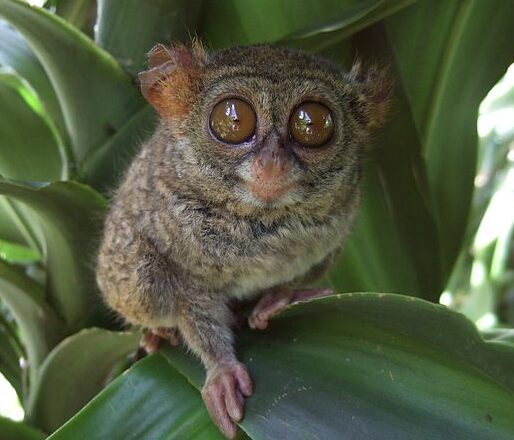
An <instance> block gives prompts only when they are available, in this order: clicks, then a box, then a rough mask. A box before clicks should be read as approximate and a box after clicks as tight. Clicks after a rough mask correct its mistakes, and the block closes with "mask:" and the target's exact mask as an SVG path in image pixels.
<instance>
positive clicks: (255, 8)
mask: <svg viewBox="0 0 514 440" xmlns="http://www.w3.org/2000/svg"><path fill="white" fill-rule="evenodd" d="M357 3H358V0H344V1H341V0H322V1H316V2H310V3H305V2H299V1H296V0H282V1H276V0H225V1H222V2H220V1H215V0H206V1H204V8H203V11H202V18H203V19H202V24H201V27H200V36H201V37H202V38H203V39H204V40H205V41H206V43H207V44H208V45H210V46H212V47H214V48H216V49H219V48H222V47H227V46H233V45H236V44H254V43H261V42H274V41H277V40H279V39H281V38H283V37H285V36H286V35H288V34H291V33H293V32H295V31H300V30H301V29H304V28H305V27H307V26H309V25H312V23H313V22H320V21H322V20H327V19H328V18H329V17H331V16H333V15H334V11H341V13H342V11H345V10H347V9H352V8H353V7H354V5H355V4H357ZM220 29H223V32H221V31H220Z"/></svg>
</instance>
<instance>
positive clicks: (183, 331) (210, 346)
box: [97, 43, 391, 438]
mask: <svg viewBox="0 0 514 440" xmlns="http://www.w3.org/2000/svg"><path fill="white" fill-rule="evenodd" d="M387 78H388V75H387V74H386V73H384V72H383V71H382V70H381V69H379V68H376V67H371V68H369V69H367V70H365V69H363V68H362V67H361V66H360V64H359V63H356V64H355V65H354V67H353V68H352V70H351V71H350V72H344V71H343V70H342V69H341V68H340V67H339V66H338V65H336V64H334V63H332V62H330V61H328V60H326V59H323V58H320V57H317V56H314V55H310V54H307V53H305V52H301V51H296V50H291V49H286V48H282V47H276V46H271V45H258V46H248V47H234V48H229V49H226V50H223V51H220V52H215V53H212V54H207V53H206V52H205V50H204V49H203V48H202V46H201V45H200V44H199V43H193V44H192V45H191V47H186V46H183V45H177V46H174V47H166V46H163V45H157V46H155V47H154V48H153V49H152V51H151V52H150V54H149V69H148V70H146V71H144V72H142V73H141V74H140V75H139V79H140V83H141V88H142V93H143V95H144V96H145V98H146V99H147V100H148V101H149V103H150V104H151V105H152V106H153V107H154V108H155V109H156V110H157V112H158V114H159V116H160V122H159V125H158V128H157V129H156V131H155V133H154V134H153V136H152V137H151V138H150V139H149V140H148V141H146V143H145V144H144V145H143V147H142V149H141V151H140V153H139V155H138V156H137V157H136V159H135V160H134V161H133V163H132V165H131V166H130V168H129V169H128V171H127V173H126V174H125V176H124V179H123V182H122V184H121V186H120V187H119V189H118V190H117V192H116V193H115V196H114V198H113V200H112V206H111V209H110V213H109V215H108V217H107V220H106V223H105V232H104V237H103V242H102V245H101V248H100V252H99V256H98V264H97V279H98V283H99V286H100V288H101V291H102V292H103V295H104V298H105V300H106V302H107V303H108V305H109V306H110V307H111V308H112V309H114V310H115V311H117V312H118V313H119V314H120V315H121V316H122V317H123V318H124V319H126V320H127V321H128V322H129V323H132V324H135V325H138V326H141V327H143V328H145V329H146V336H145V341H146V344H147V347H148V348H149V349H150V350H151V349H152V348H155V346H156V341H157V340H158V338H163V339H167V340H169V342H171V343H174V344H176V343H177V340H178V339H177V338H178V337H180V338H181V339H182V340H183V342H184V343H185V344H186V345H187V346H188V347H189V348H190V349H191V350H192V351H193V352H194V353H196V354H197V355H198V356H199V357H200V359H201V361H202V363H203V364H204V366H205V368H206V371H207V376H206V380H205V384H204V386H203V390H202V396H203V399H204V401H205V403H206V406H207V409H208V411H209V413H210V415H211V417H212V419H213V420H214V422H215V423H216V424H217V426H218V427H219V428H220V429H221V431H222V432H223V433H224V434H225V435H226V436H227V437H229V438H233V437H234V436H235V435H236V425H235V423H234V422H236V421H239V420H241V419H242V417H243V407H244V399H245V397H246V396H250V395H251V394H252V392H253V384H252V380H251V378H250V375H249V373H248V371H247V369H246V367H245V365H243V364H242V363H240V362H239V361H238V360H237V358H236V354H235V350H234V337H233V329H232V326H233V323H234V321H235V316H234V312H233V311H232V308H231V305H232V304H233V303H234V302H236V301H242V300H250V299H253V300H255V302H256V304H255V306H254V308H253V311H252V312H251V313H250V315H249V317H248V324H249V326H250V327H251V328H252V329H265V328H266V327H267V325H268V320H269V319H270V318H271V317H272V315H274V314H275V313H277V312H278V311H279V310H281V309H283V308H284V307H286V306H287V305H288V304H290V303H292V302H295V301H300V300H306V299H309V298H312V297H316V296H322V295H326V294H328V293H330V291H329V290H328V289H310V290H309V289H306V285H308V284H309V283H311V282H312V281H315V280H316V279H319V278H320V277H321V276H322V275H323V274H324V272H325V270H326V269H327V268H328V267H329V265H330V263H331V262H332V260H333V259H334V257H335V256H337V255H338V253H339V252H340V250H341V247H342V244H343V241H344V239H345V236H346V235H347V233H348V230H349V227H350V226H351V224H352V221H353V219H354V217H355V214H356V210H357V206H358V201H359V180H360V174H361V172H360V168H361V156H362V152H363V148H364V146H365V145H366V144H367V143H368V141H369V138H370V134H371V132H372V131H373V129H374V128H375V127H378V126H380V124H382V122H383V121H384V118H385V114H386V111H387V107H388V101H389V97H390V94H391V83H390V81H389V80H388V79H387ZM313 331H315V330H313Z"/></svg>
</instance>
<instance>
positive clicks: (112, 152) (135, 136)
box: [82, 105, 157, 194]
mask: <svg viewBox="0 0 514 440" xmlns="http://www.w3.org/2000/svg"><path fill="white" fill-rule="evenodd" d="M156 122H157V116H156V114H155V111H154V110H153V108H152V107H151V106H150V105H146V106H144V107H143V108H142V109H141V110H140V111H139V112H137V113H136V114H135V115H134V116H133V117H132V118H131V119H130V120H128V121H127V123H126V124H125V125H124V126H123V128H122V129H120V130H119V131H118V132H117V133H116V134H115V135H114V136H112V137H111V138H110V139H109V140H108V141H107V142H105V143H104V144H103V145H102V146H100V147H99V148H98V149H97V150H96V151H95V152H94V153H93V154H91V155H90V156H89V157H87V158H86V159H85V160H84V163H83V165H82V170H83V172H84V181H85V182H86V183H87V184H89V185H91V186H93V187H94V188H96V189H97V190H99V191H101V192H102V193H107V194H108V193H109V191H110V190H112V188H113V186H114V185H115V184H117V183H118V182H119V180H120V178H121V176H122V175H123V172H124V171H125V169H126V168H127V166H128V165H129V164H130V161H131V159H132V158H133V156H134V154H135V153H136V152H137V151H139V148H140V145H141V144H142V143H143V141H144V140H145V138H146V137H149V136H150V135H151V134H152V131H153V129H154V128H155V125H156Z"/></svg>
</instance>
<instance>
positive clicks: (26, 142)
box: [0, 68, 67, 181]
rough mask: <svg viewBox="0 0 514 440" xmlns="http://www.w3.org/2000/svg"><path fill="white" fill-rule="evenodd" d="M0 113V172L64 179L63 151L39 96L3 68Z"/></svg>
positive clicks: (13, 176)
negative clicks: (0, 114) (0, 116)
mask: <svg viewBox="0 0 514 440" xmlns="http://www.w3.org/2000/svg"><path fill="white" fill-rule="evenodd" d="M0 112H1V113H2V118H0V175H2V176H4V177H7V178H9V179H20V180H21V179H23V180H32V181H48V180H50V181H51V180H59V179H61V178H66V176H67V163H66V157H65V156H64V155H65V152H64V151H63V148H61V149H60V148H59V143H60V141H59V140H58V137H57V136H58V135H57V131H56V129H55V128H54V127H53V126H52V125H51V122H50V121H49V118H48V117H45V115H44V109H43V108H42V105H41V102H40V101H39V97H38V96H37V95H36V94H35V92H34V90H33V89H31V88H30V86H29V85H28V83H27V82H25V81H23V79H22V78H21V77H19V76H18V75H17V74H16V73H15V72H14V71H12V70H11V71H10V70H7V69H5V68H0ZM59 150H61V151H59Z"/></svg>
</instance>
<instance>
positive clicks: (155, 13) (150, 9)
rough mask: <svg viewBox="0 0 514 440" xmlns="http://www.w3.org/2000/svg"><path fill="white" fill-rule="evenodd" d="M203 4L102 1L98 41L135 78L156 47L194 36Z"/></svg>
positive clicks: (190, 1)
mask: <svg viewBox="0 0 514 440" xmlns="http://www.w3.org/2000/svg"><path fill="white" fill-rule="evenodd" d="M201 3H202V0H174V1H169V0H99V1H98V21H97V24H96V27H95V40H96V42H97V43H98V44H99V45H100V46H101V47H103V48H104V49H105V50H107V51H108V52H109V53H111V54H112V55H113V56H114V57H115V58H116V59H117V60H118V61H119V62H120V64H121V65H122V66H123V67H125V69H127V70H128V71H129V72H130V73H132V74H136V73H138V72H139V71H141V70H142V69H143V67H144V66H145V64H146V54H147V52H148V51H149V50H150V49H151V48H152V46H153V45H154V44H156V43H164V44H170V43H172V42H176V41H182V42H187V41H188V40H189V38H190V35H194V31H195V29H196V23H197V21H198V17H199V13H200V7H201ZM142 10H144V14H142V13H141V11H142ZM134 29H137V32H134Z"/></svg>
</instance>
